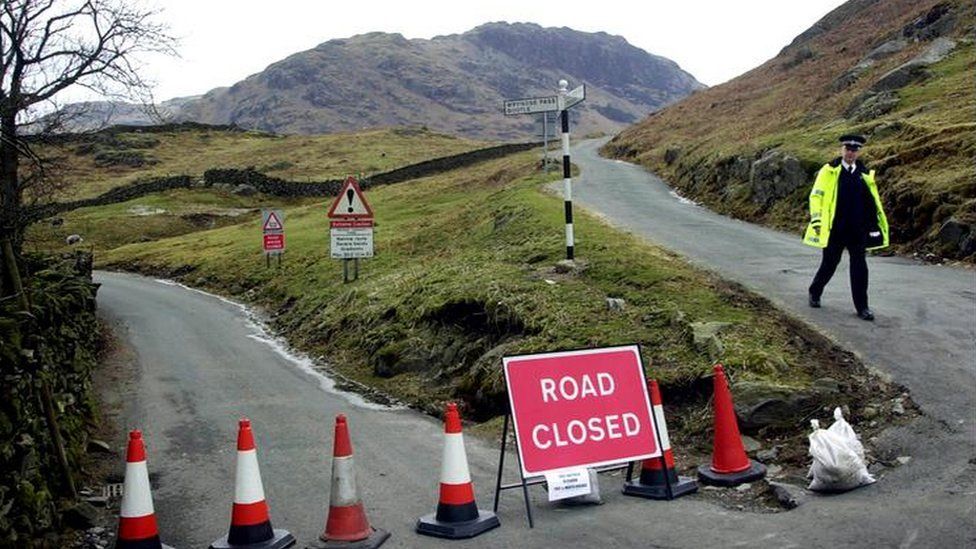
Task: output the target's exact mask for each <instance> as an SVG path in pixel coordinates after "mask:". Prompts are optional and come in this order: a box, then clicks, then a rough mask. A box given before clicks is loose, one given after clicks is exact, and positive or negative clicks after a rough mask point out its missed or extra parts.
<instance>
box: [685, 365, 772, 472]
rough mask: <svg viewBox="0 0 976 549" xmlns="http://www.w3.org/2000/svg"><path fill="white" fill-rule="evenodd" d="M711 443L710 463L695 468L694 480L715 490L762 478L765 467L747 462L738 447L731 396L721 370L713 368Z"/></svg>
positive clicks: (740, 439) (743, 451)
mask: <svg viewBox="0 0 976 549" xmlns="http://www.w3.org/2000/svg"><path fill="white" fill-rule="evenodd" d="M714 384H715V395H714V397H713V404H712V405H713V407H714V410H715V439H714V444H713V446H712V448H713V449H712V463H711V465H709V464H707V463H706V464H703V465H701V466H699V467H698V480H700V481H702V482H703V483H705V484H714V485H716V486H736V485H739V484H743V483H746V482H751V481H753V480H759V479H761V478H763V477H765V476H766V466H765V465H763V464H762V463H759V462H757V461H753V460H751V459H749V456H747V455H746V450H745V448H744V447H743V446H742V437H741V436H740V435H739V423H738V422H737V421H736V419H735V407H734V406H733V404H732V392H731V391H729V385H728V383H727V382H726V381H725V370H723V369H722V365H721V364H716V365H715V376H714Z"/></svg>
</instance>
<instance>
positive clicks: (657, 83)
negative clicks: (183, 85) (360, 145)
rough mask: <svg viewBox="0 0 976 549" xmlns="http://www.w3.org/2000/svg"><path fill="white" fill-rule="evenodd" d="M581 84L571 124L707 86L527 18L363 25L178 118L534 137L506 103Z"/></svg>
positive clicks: (287, 128)
mask: <svg viewBox="0 0 976 549" xmlns="http://www.w3.org/2000/svg"><path fill="white" fill-rule="evenodd" d="M564 78H565V79H567V80H568V81H569V82H570V86H571V87H575V86H577V85H579V84H581V83H585V84H586V92H587V97H586V101H585V102H583V103H582V104H580V105H578V106H577V107H575V108H574V109H573V111H571V112H573V119H574V126H573V131H574V132H576V133H579V134H581V135H582V134H587V133H592V132H615V131H618V130H620V129H622V128H624V127H626V126H627V125H628V124H630V123H633V122H636V121H637V120H639V119H640V118H641V117H643V116H645V115H646V114H647V113H649V112H651V111H653V110H655V109H658V108H660V107H662V106H664V105H666V104H668V103H671V102H673V101H676V100H678V99H681V98H682V97H684V96H686V95H688V94H689V93H691V92H693V91H695V90H698V89H701V88H703V87H704V86H703V85H702V84H700V83H699V82H698V81H697V80H695V78H694V77H692V76H691V75H690V74H688V73H687V72H685V71H683V70H681V68H680V67H679V66H678V65H677V64H676V63H674V62H673V61H671V60H669V59H666V58H664V57H660V56H656V55H651V54H649V53H647V52H645V51H643V50H641V49H639V48H637V47H634V46H632V45H631V44H629V43H628V42H627V41H626V40H625V39H624V38H622V37H619V36H611V35H609V34H606V33H602V32H600V33H586V32H579V31H575V30H572V29H568V28H543V27H540V26H539V25H535V24H529V23H516V24H508V23H489V24H485V25H482V26H480V27H477V28H475V29H473V30H471V31H468V32H466V33H463V34H454V35H449V36H438V37H435V38H433V39H431V40H424V39H411V40H408V39H406V38H404V37H403V36H401V35H399V34H386V33H369V34H363V35H358V36H353V37H351V38H345V39H337V40H330V41H328V42H325V43H323V44H320V45H319V46H317V47H315V48H313V49H311V50H308V51H303V52H300V53H296V54H294V55H291V56H289V57H288V58H286V59H283V60H281V61H278V62H276V63H273V64H272V65H270V66H269V67H268V68H266V69H265V70H264V71H262V72H260V73H258V74H254V75H252V76H249V77H248V78H246V79H244V80H242V81H240V82H237V83H236V84H234V85H232V86H230V87H225V88H217V89H214V90H211V91H209V92H208V93H206V94H205V95H203V96H202V97H199V98H196V99H194V100H191V101H187V102H184V103H183V104H182V105H181V106H180V108H179V109H178V112H176V113H175V114H174V118H175V119H177V120H192V121H196V122H204V123H210V124H237V125H239V126H242V127H246V128H255V129H261V130H266V131H272V132H276V133H292V134H294V133H298V134H317V133H329V132H336V131H348V130H359V129H362V128H367V127H377V126H405V125H423V126H427V127H429V128H430V129H432V130H437V131H442V132H448V133H455V134H462V135H466V136H469V137H477V138H492V139H523V140H524V139H532V138H533V137H535V136H536V135H537V134H538V133H539V131H540V130H539V129H537V126H538V125H539V122H538V115H537V116H528V115H523V116H514V117H506V116H504V115H503V114H502V112H501V111H502V102H503V101H504V100H505V99H518V98H524V97H535V96H547V95H555V94H556V89H557V83H558V82H559V80H560V79H564Z"/></svg>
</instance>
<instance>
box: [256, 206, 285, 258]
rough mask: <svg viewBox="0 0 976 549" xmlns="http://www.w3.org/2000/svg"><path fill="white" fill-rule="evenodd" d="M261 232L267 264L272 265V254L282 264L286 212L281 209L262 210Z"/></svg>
mask: <svg viewBox="0 0 976 549" xmlns="http://www.w3.org/2000/svg"><path fill="white" fill-rule="evenodd" d="M261 232H262V234H263V243H264V258H265V263H266V265H267V266H268V267H270V266H271V256H272V255H275V256H278V265H279V266H281V256H282V254H283V253H284V252H285V214H284V213H283V212H282V211H281V210H261Z"/></svg>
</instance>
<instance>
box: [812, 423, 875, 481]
mask: <svg viewBox="0 0 976 549" xmlns="http://www.w3.org/2000/svg"><path fill="white" fill-rule="evenodd" d="M810 425H811V426H812V427H813V432H812V433H810V437H809V438H810V455H811V456H812V457H813V465H811V466H810V474H809V475H807V476H808V477H812V478H813V480H812V481H811V482H810V486H809V488H810V489H811V490H818V491H824V492H842V491H845V490H851V489H853V488H857V487H858V486H864V485H865V484H871V483H873V482H874V477H872V476H871V474H870V473H868V468H867V465H866V464H865V463H864V446H863V445H861V441H860V440H858V438H857V434H856V433H855V432H854V429H853V428H852V427H851V426H850V424H849V423H847V421H846V420H844V415H843V413H842V412H841V410H840V408H837V409H835V410H834V424H833V425H831V426H830V428H829V429H821V428H820V423H819V422H818V421H817V420H812V421H811V422H810Z"/></svg>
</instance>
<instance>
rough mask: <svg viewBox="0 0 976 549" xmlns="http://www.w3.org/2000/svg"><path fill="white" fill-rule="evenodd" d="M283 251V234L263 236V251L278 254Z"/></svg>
mask: <svg viewBox="0 0 976 549" xmlns="http://www.w3.org/2000/svg"><path fill="white" fill-rule="evenodd" d="M284 249H285V233H268V234H265V235H264V251H265V252H280V251H283V250H284Z"/></svg>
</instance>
